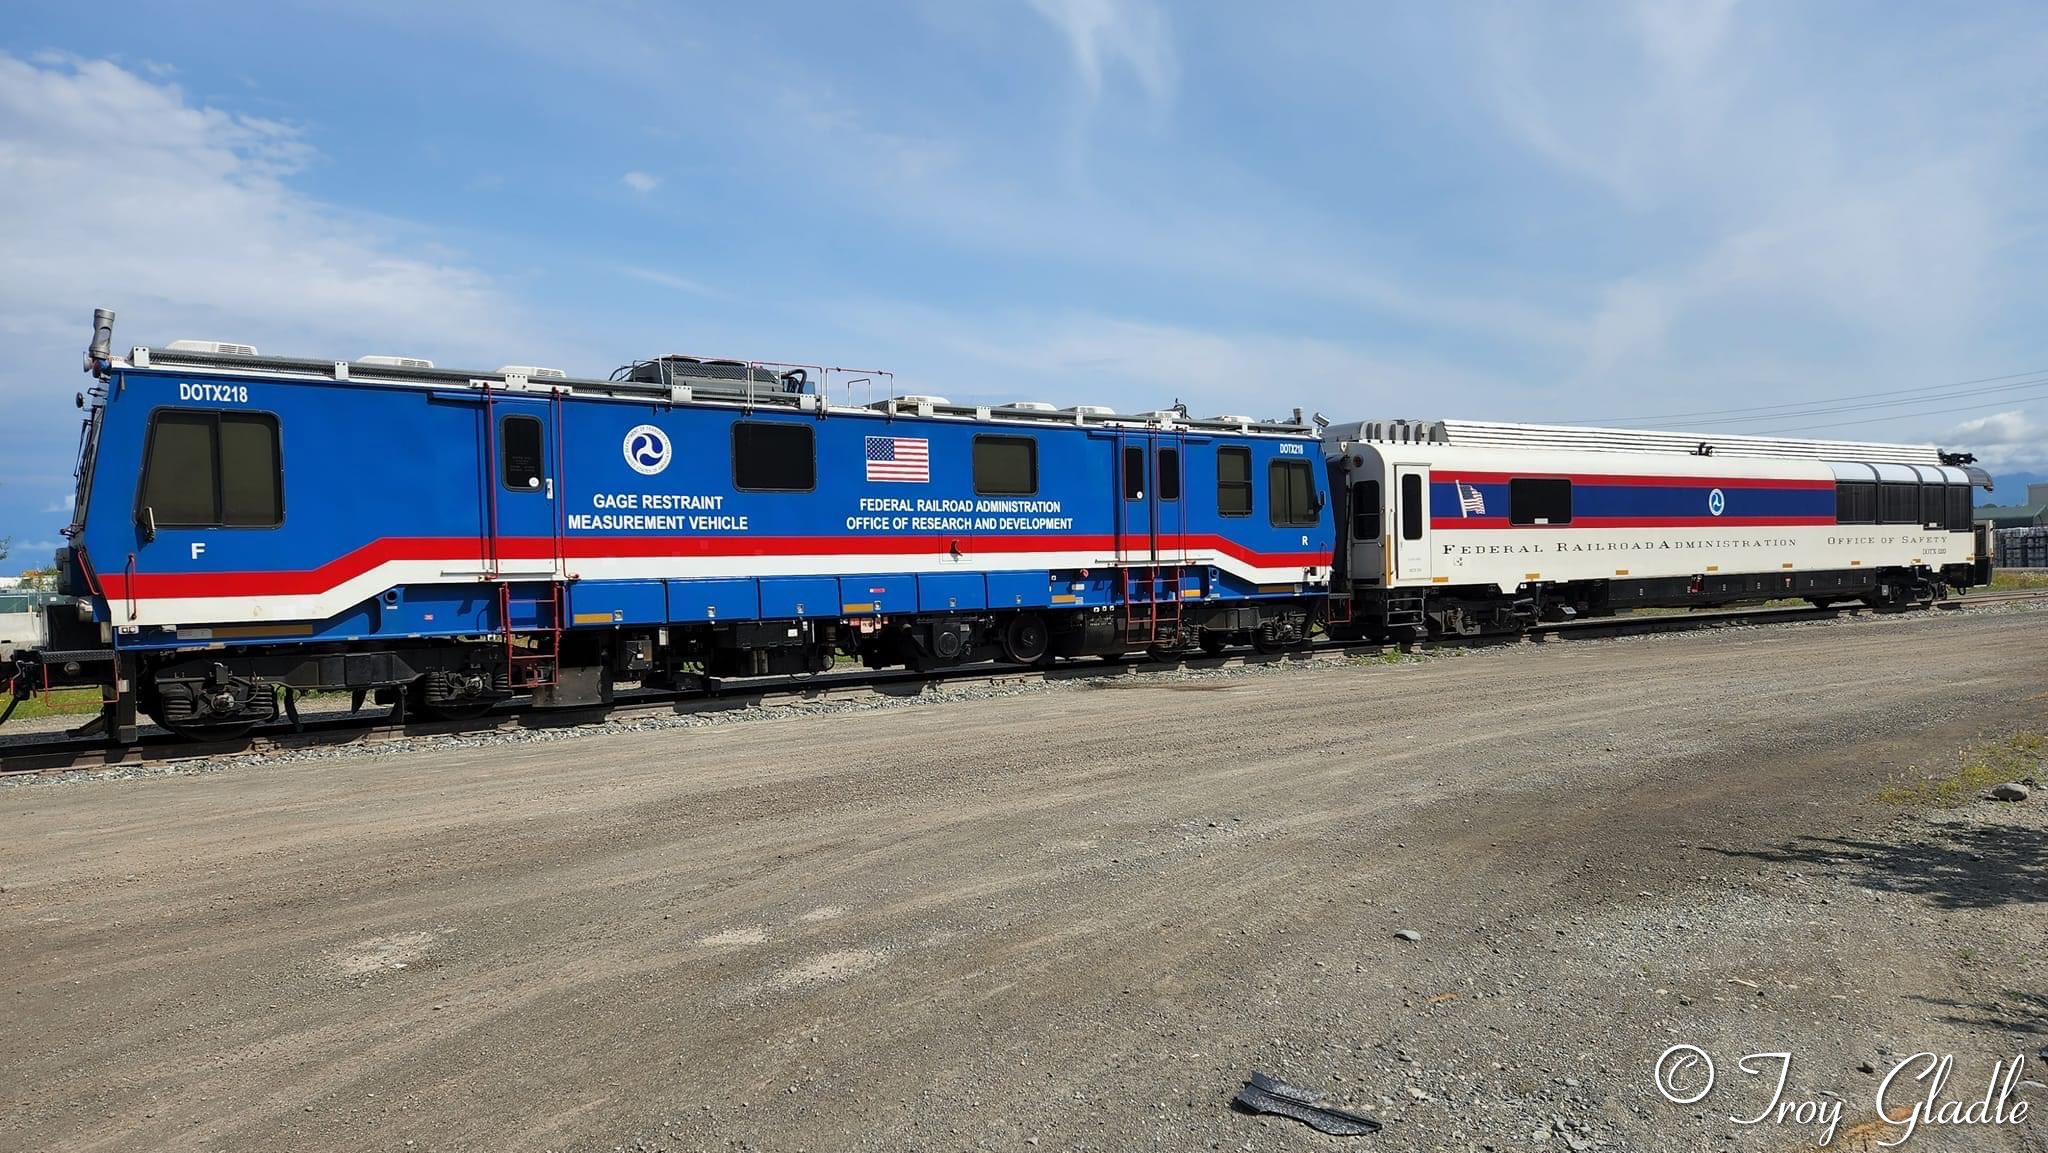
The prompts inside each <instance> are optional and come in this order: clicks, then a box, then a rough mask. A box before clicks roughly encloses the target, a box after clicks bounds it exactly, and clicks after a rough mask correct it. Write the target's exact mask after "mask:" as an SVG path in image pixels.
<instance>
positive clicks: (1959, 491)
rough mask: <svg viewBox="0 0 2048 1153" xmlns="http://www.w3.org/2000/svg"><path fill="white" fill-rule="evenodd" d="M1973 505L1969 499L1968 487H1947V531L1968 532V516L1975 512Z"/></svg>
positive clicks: (1964, 485)
mask: <svg viewBox="0 0 2048 1153" xmlns="http://www.w3.org/2000/svg"><path fill="white" fill-rule="evenodd" d="M1973 504H1974V502H1973V501H1972V500H1971V499H1970V486H1969V485H1966V484H1952V485H1950V486H1948V531H1950V532H1969V531H1970V515H1971V513H1973V512H1975V511H1976V510H1975V509H1974V508H1973V507H1972V506H1973Z"/></svg>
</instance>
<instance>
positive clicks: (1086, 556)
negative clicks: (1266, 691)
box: [108, 552, 1330, 626]
mask: <svg viewBox="0 0 2048 1153" xmlns="http://www.w3.org/2000/svg"><path fill="white" fill-rule="evenodd" d="M1184 555H1185V558H1186V559H1184V560H1183V559H1181V558H1180V557H1179V556H1167V557H1162V558H1161V563H1163V564H1185V565H1189V566H1214V567H1216V568H1219V569H1222V570H1223V571H1224V572H1227V573H1229V574H1230V575H1232V576H1234V577H1237V578H1238V579H1240V580H1245V581H1250V582H1252V583H1254V584H1295V583H1312V584H1314V585H1315V586H1317V587H1318V588H1320V587H1321V586H1322V585H1324V584H1327V583H1328V581H1329V579H1330V578H1329V569H1327V568H1319V569H1318V570H1317V575H1316V576H1314V577H1310V576H1309V575H1308V570H1306V569H1304V568H1301V567H1300V566H1289V567H1283V568H1261V567H1257V566H1253V565H1247V564H1245V563H1244V562H1242V561H1239V560H1237V559H1236V558H1235V557H1230V556H1224V555H1221V554H1210V553H1200V552H1189V553H1186V554H1184ZM1114 563H1116V562H1115V558H1114V557H1112V556H1104V555H1102V554H1101V553H1096V552H1034V553H1003V554H1001V555H990V556H977V555H974V554H968V555H967V556H963V557H961V558H960V559H958V560H955V559H953V557H952V556H951V555H950V554H948V553H943V552H941V553H918V554H911V555H900V554H894V553H889V554H876V555H859V554H856V555H846V556H833V557H807V556H789V557H752V556H736V557H579V558H575V559H572V560H570V561H569V562H568V564H569V568H568V571H567V572H566V573H565V574H563V575H564V576H567V577H576V578H580V579H582V580H590V581H599V580H717V579H722V578H732V577H773V576H818V577H868V576H879V575H897V574H907V575H915V574H918V573H1005V572H1019V571H1021V572H1027V573H1029V572H1036V571H1038V570H1042V569H1106V568H1108V567H1110V566H1111V565H1112V564H1114ZM447 568H448V562H446V561H440V560H425V561H387V562H385V563H384V564H381V565H378V566H377V567H376V568H374V569H371V570H370V571H369V572H366V573H364V574H362V575H361V576H357V577H354V578H351V579H350V580H348V581H347V582H345V583H343V584H342V585H340V586H339V587H337V588H334V589H330V590H328V591H327V592H324V593H311V594H306V595H303V596H234V597H143V598H140V599H139V600H138V601H137V602H136V609H137V612H136V615H135V617H133V618H132V619H131V618H130V617H129V616H128V601H127V600H126V599H125V598H116V599H114V600H113V601H111V602H110V604H109V606H108V607H109V609H110V610H111V614H110V615H111V616H112V617H113V623H114V624H116V625H124V626H125V625H180V624H188V625H198V624H237V623H255V622H262V621H321V620H326V619H328V618H329V617H333V616H336V615H339V614H340V613H342V612H344V611H346V610H348V609H350V608H353V607H355V606H356V605H359V604H361V603H362V602H363V601H366V600H369V599H370V598H372V597H375V596H378V595H381V594H382V593H383V592H384V590H386V589H389V588H393V587H396V586H398V585H441V586H451V587H465V586H466V587H475V586H476V585H478V584H481V583H483V582H481V581H479V580H475V579H467V580H465V579H460V578H456V579H451V578H450V577H449V576H448V575H447V573H446V569H447ZM520 579H523V580H546V579H547V574H546V573H536V574H533V575H531V576H527V575H524V574H522V575H521V577H520Z"/></svg>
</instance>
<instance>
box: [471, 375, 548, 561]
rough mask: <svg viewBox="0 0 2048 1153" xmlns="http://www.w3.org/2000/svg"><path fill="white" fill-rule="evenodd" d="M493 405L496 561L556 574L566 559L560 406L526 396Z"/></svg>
mask: <svg viewBox="0 0 2048 1153" xmlns="http://www.w3.org/2000/svg"><path fill="white" fill-rule="evenodd" d="M488 411H489V412H490V413H491V421H492V425H493V427H492V428H491V430H490V434H489V435H490V438H491V441H490V445H489V451H488V453H487V459H488V460H489V461H490V463H491V470H490V471H491V475H490V477H489V478H488V480H489V484H490V486H491V492H490V494H489V495H488V497H487V501H488V505H487V507H488V508H489V509H490V510H491V511H490V525H489V531H490V537H489V541H488V542H487V543H488V548H489V560H490V563H491V566H492V568H493V570H494V571H495V573H496V574H497V575H498V576H501V577H508V578H510V577H519V578H531V579H538V580H552V579H554V578H555V577H556V576H557V575H558V574H559V571H560V563H561V557H560V542H561V505H560V499H559V498H560V495H561V494H560V493H559V491H558V489H559V487H560V486H559V485H558V483H557V480H558V477H559V474H560V468H559V462H558V460H557V455H558V449H559V441H558V438H557V437H556V433H555V430H556V422H557V420H558V419H559V411H558V409H556V407H555V406H554V405H552V404H551V403H549V402H548V401H544V400H533V399H526V398H519V399H513V400H499V401H497V402H495V403H494V404H493V405H491V406H490V407H489V409H488Z"/></svg>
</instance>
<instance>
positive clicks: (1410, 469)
mask: <svg viewBox="0 0 2048 1153" xmlns="http://www.w3.org/2000/svg"><path fill="white" fill-rule="evenodd" d="M1391 527H1392V531H1390V532H1389V533H1388V534H1387V537H1388V539H1390V540H1392V541H1393V542H1394V579H1396V580H1398V581H1402V582H1408V581H1426V580H1428V579H1429V577H1430V568H1429V565H1430V557H1429V466H1428V465H1422V464H1397V465H1395V466H1394V523H1393V525H1392V526H1391Z"/></svg>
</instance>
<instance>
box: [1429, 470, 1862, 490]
mask: <svg viewBox="0 0 2048 1153" xmlns="http://www.w3.org/2000/svg"><path fill="white" fill-rule="evenodd" d="M1511 480H1568V481H1571V482H1572V483H1573V484H1588V485H1617V486H1619V485H1647V486H1651V487H1657V488H1790V489H1814V490H1816V491H1818V490H1820V489H1830V490H1832V489H1833V488H1834V487H1835V482H1834V481H1832V480H1772V479H1767V478H1763V477H1753V476H1728V477H1708V476H1621V475H1614V474H1605V473H1602V474H1591V473H1576V472H1572V473H1564V472H1453V471H1451V470H1448V469H1438V470H1436V471H1435V472H1432V473H1431V474H1430V481H1431V483H1433V484H1450V483H1452V482H1453V481H1464V482H1465V483H1466V484H1506V483H1507V482H1509V481H1511Z"/></svg>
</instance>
